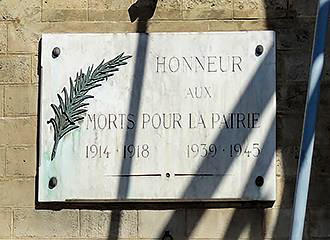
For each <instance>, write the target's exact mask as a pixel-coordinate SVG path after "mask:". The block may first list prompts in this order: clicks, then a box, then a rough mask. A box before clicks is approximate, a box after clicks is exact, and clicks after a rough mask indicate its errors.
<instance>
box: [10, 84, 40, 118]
mask: <svg viewBox="0 0 330 240" xmlns="http://www.w3.org/2000/svg"><path fill="white" fill-rule="evenodd" d="M37 101H38V87H37V86H31V85H28V86H10V87H6V88H5V115H6V116H19V115H36V114H37Z"/></svg>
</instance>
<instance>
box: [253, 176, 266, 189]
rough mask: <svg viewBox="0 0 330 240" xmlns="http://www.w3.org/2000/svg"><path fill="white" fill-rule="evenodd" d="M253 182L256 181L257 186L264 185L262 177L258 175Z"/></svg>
mask: <svg viewBox="0 0 330 240" xmlns="http://www.w3.org/2000/svg"><path fill="white" fill-rule="evenodd" d="M255 183H256V185H257V187H261V186H262V185H264V178H263V177H261V176H258V177H257V178H256V181H255Z"/></svg>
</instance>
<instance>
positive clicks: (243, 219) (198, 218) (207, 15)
mask: <svg viewBox="0 0 330 240" xmlns="http://www.w3.org/2000/svg"><path fill="white" fill-rule="evenodd" d="M316 2H317V1H316V0H313V1H312V0H310V1H302V0H266V1H265V2H264V0H158V4H157V8H156V11H155V14H154V16H153V18H152V19H151V20H150V21H149V22H148V23H147V26H148V31H149V32H171V31H192V32H200V31H231V30H235V31H241V30H265V29H271V30H275V31H276V32H277V201H276V202H275V204H274V205H273V206H272V207H271V208H262V207H252V208H246V209H236V208H232V205H228V206H227V207H226V208H209V209H207V208H206V207H203V208H202V206H201V205H200V206H199V207H200V208H197V209H196V205H195V206H194V208H192V206H190V205H189V204H187V205H181V206H179V209H175V210H156V209H153V210H146V208H145V209H143V207H141V206H140V208H139V209H143V210H136V209H135V210H134V209H133V210H122V211H119V210H113V211H110V210H106V211H101V210H84V209H66V210H61V211H52V210H35V175H36V131H37V99H38V77H37V60H38V59H37V55H38V51H37V50H38V41H39V39H40V35H41V33H44V32H98V33H99V32H100V33H102V32H105V33H109V32H136V31H137V27H138V25H137V23H136V22H135V23H131V22H130V21H129V17H128V13H127V9H128V8H129V6H130V5H131V4H132V3H133V1H131V0H0V239H26V238H32V239H45V238H57V239H73V238H74V239H117V238H120V239H154V238H159V237H160V236H162V234H163V232H164V230H170V233H171V234H172V235H173V236H174V239H185V238H189V239H226V240H227V239H229V240H232V239H253V240H255V239H288V236H289V229H290V218H291V212H292V211H291V207H292V203H293V194H294V184H295V174H296V166H297V160H298V153H299V143H300V136H301V126H302V119H303V110H304V99H305V95H306V82H307V77H308V67H309V59H310V54H311V43H312V37H313V26H314V25H313V24H314V21H315V9H316ZM329 48H330V47H329ZM327 60H330V58H329V57H327ZM329 81H330V65H329V64H328V65H327V66H326V70H325V78H324V79H323V83H322V88H321V89H322V91H321V103H320V113H319V122H318V130H317V138H316V147H315V156H314V160H313V161H314V162H313V171H312V179H311V186H310V194H309V203H308V204H309V205H308V210H307V215H306V224H305V238H306V239H329V238H330V228H329V226H330V200H329V199H330V164H329V158H330V150H329V146H330V137H329V136H330V134H329V133H330V121H329V120H330V105H329V98H328V93H329V91H330V84H329ZM148 208H149V209H150V207H148Z"/></svg>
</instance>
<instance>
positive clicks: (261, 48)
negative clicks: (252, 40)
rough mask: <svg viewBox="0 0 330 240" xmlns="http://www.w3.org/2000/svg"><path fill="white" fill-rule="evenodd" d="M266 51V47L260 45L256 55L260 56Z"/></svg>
mask: <svg viewBox="0 0 330 240" xmlns="http://www.w3.org/2000/svg"><path fill="white" fill-rule="evenodd" d="M263 52H264V47H263V46H262V45H258V46H257V47H256V56H257V57H259V56H260V55H261V54H262V53H263Z"/></svg>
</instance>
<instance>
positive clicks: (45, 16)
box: [42, 0, 88, 22]
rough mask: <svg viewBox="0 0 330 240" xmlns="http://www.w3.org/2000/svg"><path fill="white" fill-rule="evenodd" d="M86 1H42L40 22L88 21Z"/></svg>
mask: <svg viewBox="0 0 330 240" xmlns="http://www.w3.org/2000/svg"><path fill="white" fill-rule="evenodd" d="M87 7H88V1H87V0H70V1H66V0H43V4H42V8H43V9H42V21H46V22H59V21H83V20H87V19H88V9H87Z"/></svg>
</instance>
